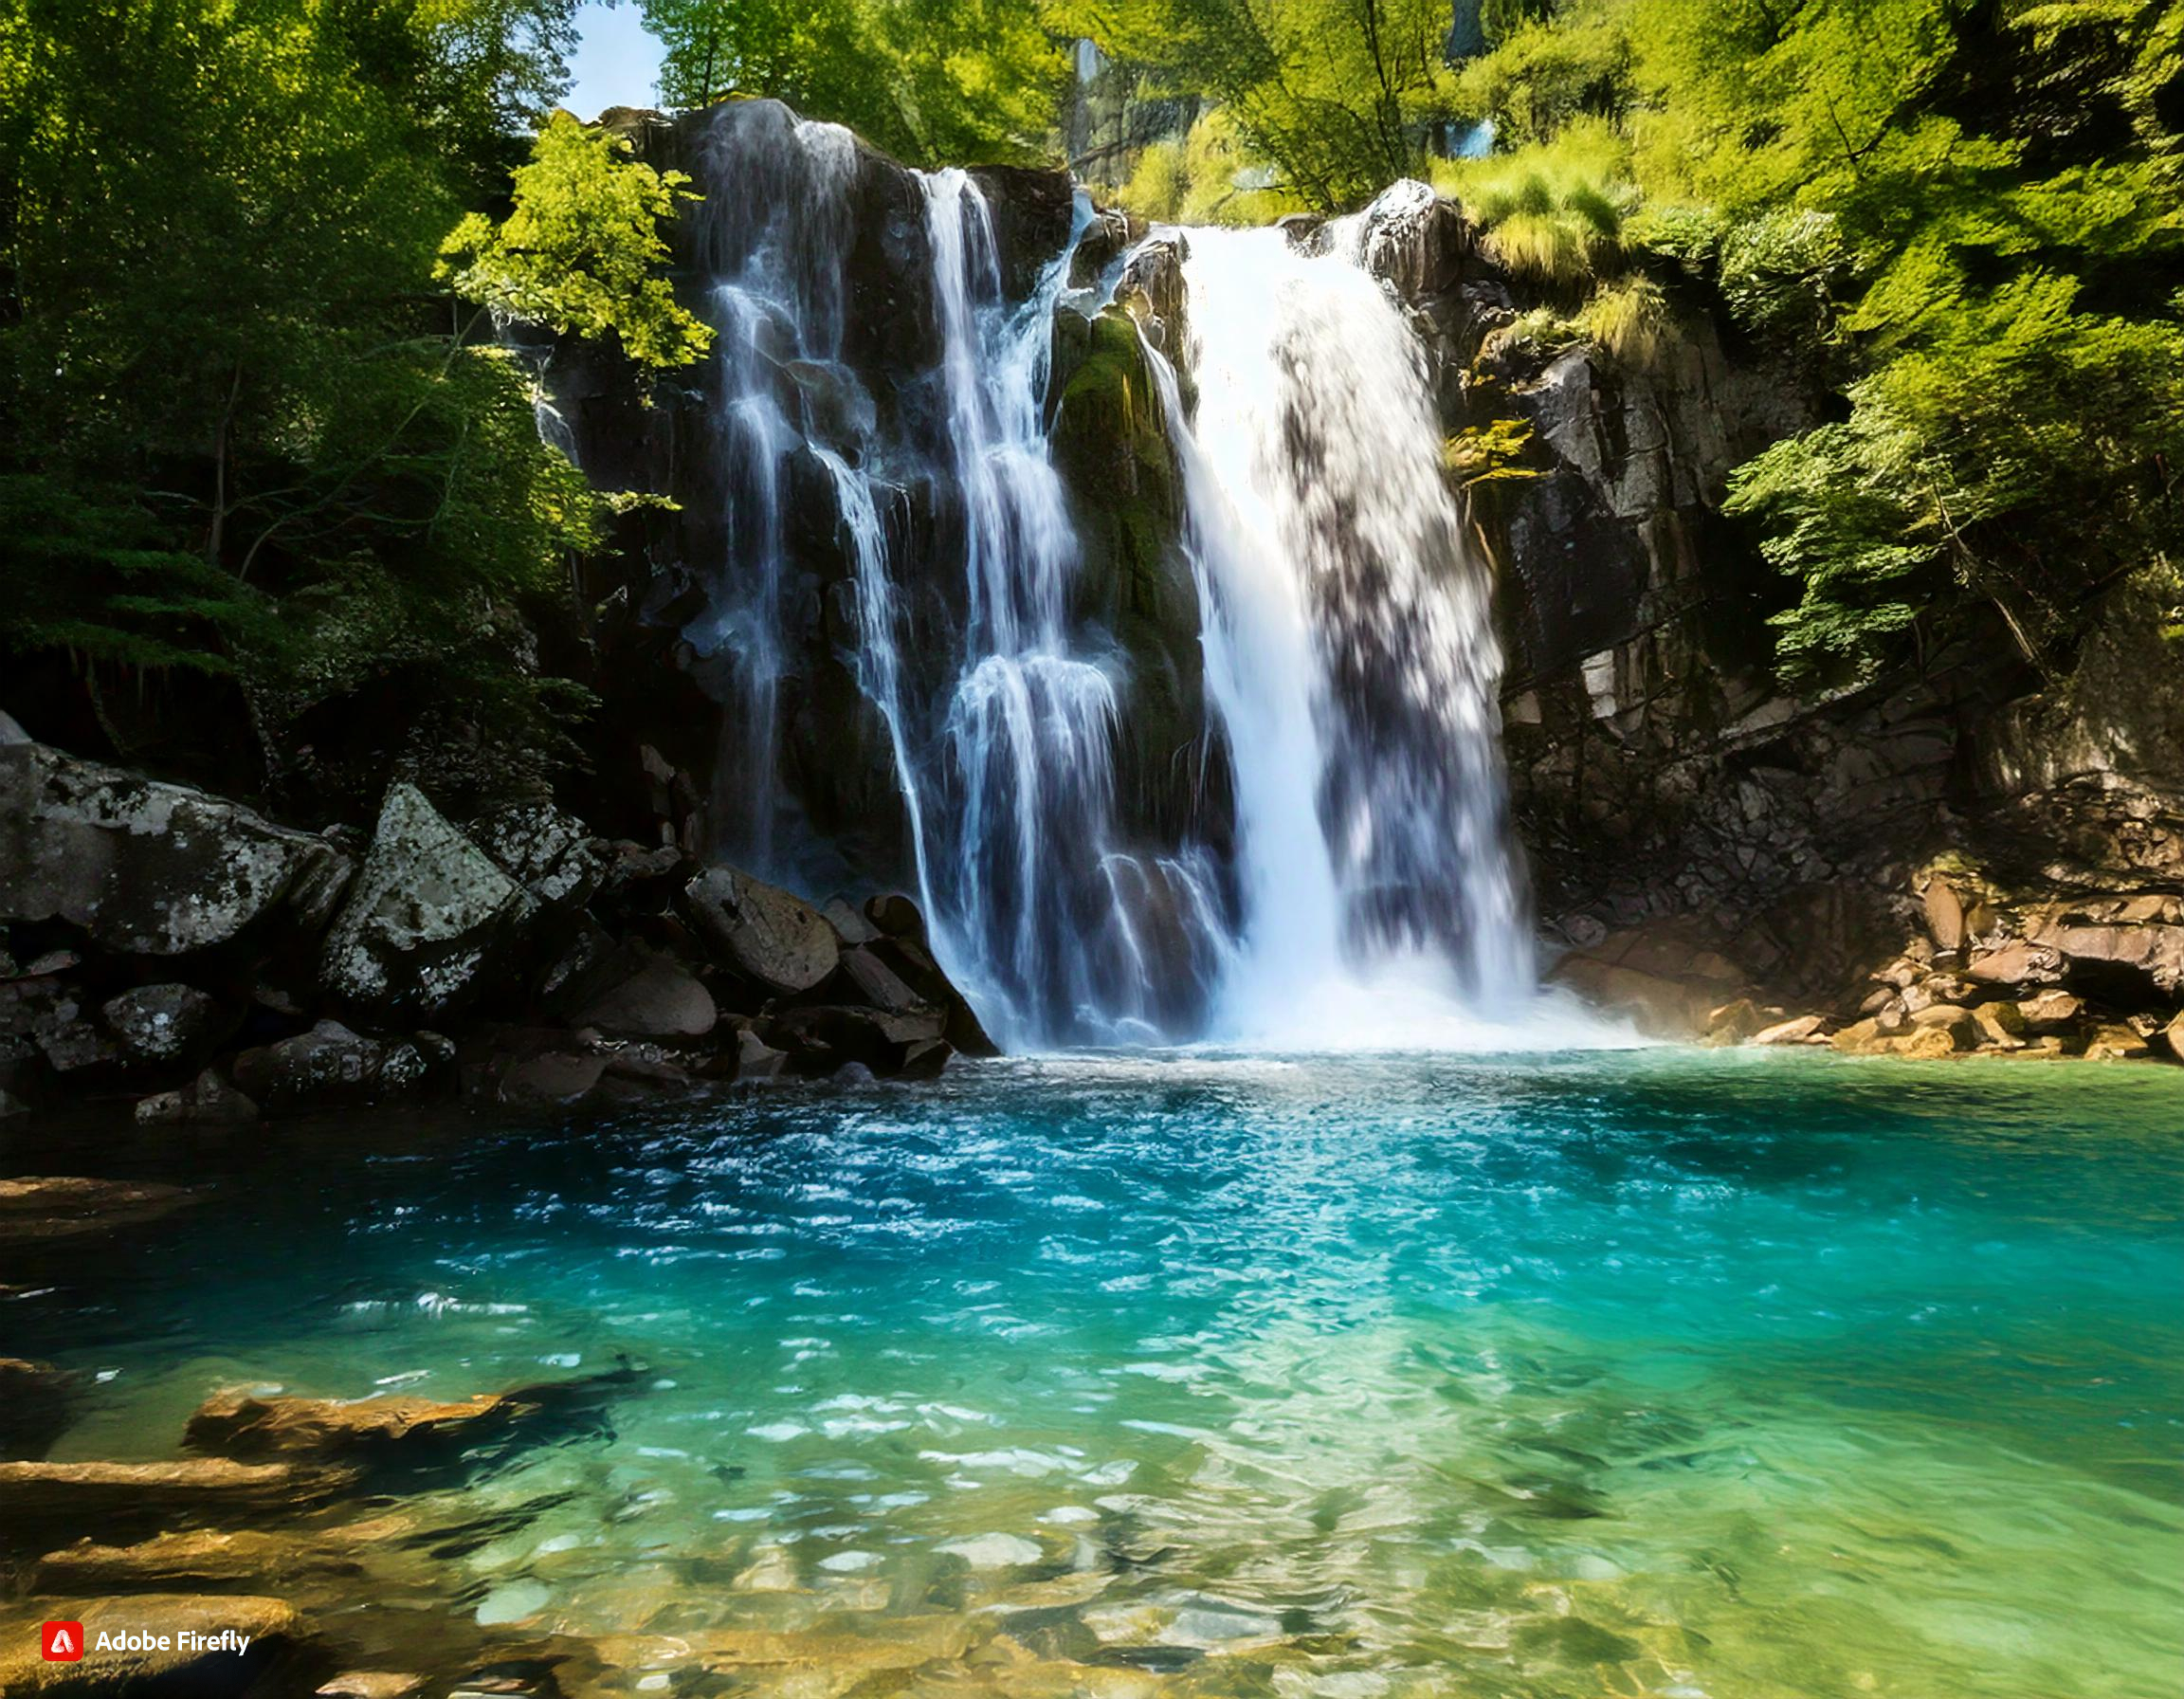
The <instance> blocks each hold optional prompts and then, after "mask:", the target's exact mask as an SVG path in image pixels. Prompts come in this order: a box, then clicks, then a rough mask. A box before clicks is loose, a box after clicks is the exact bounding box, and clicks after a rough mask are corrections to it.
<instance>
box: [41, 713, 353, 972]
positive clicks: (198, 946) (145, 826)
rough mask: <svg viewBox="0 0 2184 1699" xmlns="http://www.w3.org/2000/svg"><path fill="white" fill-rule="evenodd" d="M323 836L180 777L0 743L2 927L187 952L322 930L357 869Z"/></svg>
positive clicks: (134, 949) (125, 950)
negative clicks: (263, 934)
mask: <svg viewBox="0 0 2184 1699" xmlns="http://www.w3.org/2000/svg"><path fill="white" fill-rule="evenodd" d="M352 870H353V869H352V865H351V863H350V861H349V858H348V857H347V856H345V855H343V854H342V853H341V852H340V851H339V850H338V849H335V848H334V847H333V846H332V845H331V844H329V843H327V842H326V841H325V840H324V839H323V838H319V837H314V836H312V835H311V834H309V833H307V832H300V831H288V830H286V829H285V828H282V827H279V826H273V825H269V824H268V823H267V822H266V821H264V820H263V819H261V818H260V817H259V816H258V815H257V814H255V813H251V812H250V811H249V810H248V809H246V808H243V807H240V806H238V805H237V804H235V803H232V802H227V801H223V800H222V799H220V798H219V797H216V796H210V795H206V794H205V793H204V792H202V791H195V790H191V789H190V788H189V787H188V786H185V785H171V784H161V783H157V782H155V781H154V780H152V779H148V778H144V777H142V776H138V775H137V774H134V773H129V772H125V771H123V770H122V769H120V768H118V767H106V766H100V765H99V764H98V763H96V762H92V761H82V760H78V759H76V758H74V757H73V756H67V755H64V754H62V753H61V752H60V751H58V750H54V749H48V748H46V747H45V746H44V745H43V744H38V743H9V744H6V745H0V921H52V920H60V921H66V922H68V923H70V924H72V925H76V926H81V927H82V929H83V930H84V931H85V932H87V933H88V934H90V936H91V937H92V938H93V939H95V940H97V941H98V942H99V943H100V944H101V945H103V946H104V947H105V948H107V949H109V950H115V951H118V952H120V953H122V954H125V955H133V956H181V955H187V954H189V953H191V952H192V951H196V950H206V949H211V948H213V947H215V946H217V945H222V944H227V943H231V942H233V941H235V940H236V939H237V938H239V937H241V936H242V935H243V934H244V933H245V932H246V931H255V930H259V929H270V928H272V927H274V926H278V927H280V928H281V929H282V930H292V931H298V932H302V933H305V934H316V933H317V932H318V931H319V929H320V928H321V927H323V926H324V924H325V923H326V917H327V916H328V915H329V914H330V913H332V912H333V909H334V905H335V904H336V903H337V901H338V900H339V898H340V895H341V892H342V889H343V887H344V886H346V885H347V884H348V882H349V878H350V874H351V872H352Z"/></svg>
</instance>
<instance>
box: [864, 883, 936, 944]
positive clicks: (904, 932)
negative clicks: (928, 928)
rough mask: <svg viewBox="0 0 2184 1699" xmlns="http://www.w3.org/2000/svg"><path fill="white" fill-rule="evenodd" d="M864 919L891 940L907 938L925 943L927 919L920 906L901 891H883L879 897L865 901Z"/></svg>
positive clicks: (914, 941)
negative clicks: (920, 910)
mask: <svg viewBox="0 0 2184 1699" xmlns="http://www.w3.org/2000/svg"><path fill="white" fill-rule="evenodd" d="M865 919H866V920H868V921H870V922H871V923H872V924H873V925H875V926H877V927H879V928H880V930H881V931H882V932H884V933H885V934H886V935H887V936H888V937H889V938H906V939H908V940H910V941H911V942H913V943H917V944H922V943H924V942H925V917H924V916H923V915H922V914H920V913H919V911H918V904H916V903H915V902H914V901H912V900H911V899H910V898H908V897H905V896H904V895H903V894H902V893H901V891H883V892H881V893H880V894H879V895H878V896H875V897H867V898H865Z"/></svg>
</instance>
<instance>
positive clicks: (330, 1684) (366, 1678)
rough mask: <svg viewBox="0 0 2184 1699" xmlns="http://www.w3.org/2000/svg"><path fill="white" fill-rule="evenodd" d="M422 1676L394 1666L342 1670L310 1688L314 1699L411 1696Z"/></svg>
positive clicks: (404, 1698) (405, 1698)
mask: <svg viewBox="0 0 2184 1699" xmlns="http://www.w3.org/2000/svg"><path fill="white" fill-rule="evenodd" d="M424 1690H425V1678H424V1677H423V1676H422V1675H410V1674H408V1673H406V1672H402V1671H397V1670H344V1671H343V1672H341V1673H340V1674H338V1675H337V1676H335V1677H333V1678H332V1679H331V1680H329V1681H323V1682H321V1683H319V1686H318V1687H317V1688H316V1689H315V1690H314V1691H315V1692H316V1693H317V1694H318V1699H414V1696H415V1695H416V1694H418V1693H421V1692H423V1691H424Z"/></svg>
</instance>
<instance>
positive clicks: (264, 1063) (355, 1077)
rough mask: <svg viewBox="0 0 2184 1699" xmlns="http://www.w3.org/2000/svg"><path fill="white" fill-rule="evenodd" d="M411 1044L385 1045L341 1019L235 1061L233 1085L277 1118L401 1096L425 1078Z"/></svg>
mask: <svg viewBox="0 0 2184 1699" xmlns="http://www.w3.org/2000/svg"><path fill="white" fill-rule="evenodd" d="M425 1071H426V1070H425V1062H424V1056H423V1054H422V1053H421V1052H420V1051H419V1050H417V1048H416V1047H415V1046H414V1045H410V1044H393V1045H387V1044H381V1043H380V1042H379V1041H378V1040H377V1039H373V1038H367V1037H365V1036H364V1035H363V1034H362V1033H361V1032H351V1031H350V1030H349V1029H348V1028H347V1027H345V1026H343V1025H342V1024H341V1023H340V1022H339V1021H337V1020H322V1021H320V1022H319V1024H318V1025H317V1026H315V1027H313V1028H312V1029H311V1030H310V1031H309V1032H302V1033H299V1034H298V1035H297V1036H296V1037H294V1038H283V1039H282V1041H281V1042H280V1043H278V1044H269V1045H264V1046H262V1047H260V1048H259V1049H257V1050H245V1051H244V1052H243V1053H242V1054H241V1055H240V1056H237V1057H236V1058H235V1084H236V1085H237V1086H239V1087H241V1088H242V1089H243V1090H244V1091H245V1092H246V1094H247V1095H248V1096H250V1097H251V1098H253V1099H254V1100H256V1101H257V1102H258V1103H260V1104H263V1105H264V1106H265V1107H266V1108H267V1109H270V1110H273V1111H274V1112H276V1113H282V1114H284V1113H289V1112H293V1111H295V1110H298V1109H308V1108H319V1107H327V1106H332V1105H343V1104H362V1103H371V1102H373V1101H374V1100H376V1099H378V1098H381V1097H394V1096H400V1095H401V1094H402V1093H403V1092H405V1091H407V1090H409V1089H410V1087H413V1086H416V1085H418V1084H420V1083H421V1082H422V1081H423V1078H424V1075H425Z"/></svg>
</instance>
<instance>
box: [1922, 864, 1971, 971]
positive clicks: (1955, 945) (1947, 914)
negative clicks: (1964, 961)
mask: <svg viewBox="0 0 2184 1699" xmlns="http://www.w3.org/2000/svg"><path fill="white" fill-rule="evenodd" d="M1920 901H1921V902H1922V903H1923V904H1924V905H1925V909H1926V934H1927V936H1928V937H1929V938H1931V939H1933V941H1934V947H1935V948H1936V949H1937V950H1940V951H1942V952H1943V953H1945V954H1950V955H1954V954H1955V953H1956V951H1958V950H1961V949H1962V948H1963V947H1964V904H1963V903H1962V902H1961V901H1959V900H1958V898H1957V896H1956V891H1955V890H1953V889H1952V888H1951V887H1950V885H1949V882H1948V881H1947V880H1946V879H1944V878H1942V877H1941V876H1940V875H1939V874H1938V873H1937V874H1935V875H1934V876H1933V877H1932V878H1931V879H1929V880H1927V882H1926V889H1925V890H1924V892H1922V893H1921V896H1920Z"/></svg>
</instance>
